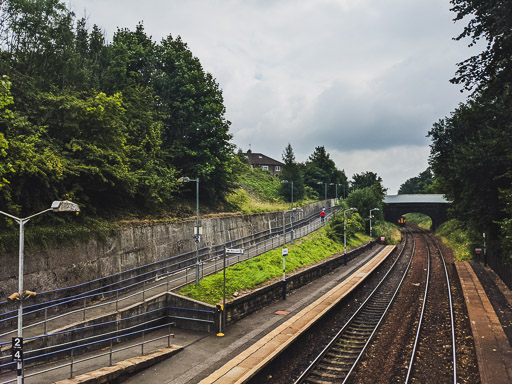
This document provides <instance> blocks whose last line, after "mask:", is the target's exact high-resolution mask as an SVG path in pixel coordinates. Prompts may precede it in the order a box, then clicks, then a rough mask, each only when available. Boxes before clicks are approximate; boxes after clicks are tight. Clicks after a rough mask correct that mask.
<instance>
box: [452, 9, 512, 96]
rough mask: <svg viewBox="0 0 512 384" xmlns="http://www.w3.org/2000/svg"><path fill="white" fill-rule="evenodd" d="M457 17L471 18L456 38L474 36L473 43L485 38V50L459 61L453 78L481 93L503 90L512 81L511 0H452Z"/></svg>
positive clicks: (453, 80)
mask: <svg viewBox="0 0 512 384" xmlns="http://www.w3.org/2000/svg"><path fill="white" fill-rule="evenodd" d="M451 3H452V5H453V8H452V11H454V12H455V13H456V14H457V15H456V17H455V21H460V20H463V19H465V18H470V19H469V22H468V23H467V25H466V27H465V28H464V30H463V31H462V33H461V34H460V35H459V36H457V38H456V40H462V39H465V38H469V39H471V43H470V46H472V45H475V44H476V43H477V42H478V41H480V40H484V41H486V42H487V46H486V48H485V50H484V51H483V52H481V53H480V54H478V55H475V56H472V57H470V58H469V59H467V60H464V61H463V62H461V63H459V64H458V67H459V69H458V70H457V73H456V76H455V77H454V78H453V79H452V80H451V81H452V82H453V83H455V84H462V85H463V86H464V88H465V89H467V90H472V89H475V91H476V92H477V93H481V91H484V90H488V91H490V92H491V93H494V94H500V93H501V92H503V90H505V89H508V90H510V84H511V83H512V61H511V59H510V58H511V57H512V2H510V1H508V0H497V1H486V0H451Z"/></svg>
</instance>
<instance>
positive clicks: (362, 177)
mask: <svg viewBox="0 0 512 384" xmlns="http://www.w3.org/2000/svg"><path fill="white" fill-rule="evenodd" d="M282 158H283V162H284V166H283V170H282V173H281V179H282V180H287V181H288V182H287V183H283V184H282V185H281V193H282V195H283V197H284V198H285V199H286V200H287V201H290V199H291V181H293V197H294V200H295V201H298V200H301V199H303V198H304V197H309V198H315V199H317V198H318V199H320V200H323V199H324V198H325V197H326V195H327V198H328V199H332V198H334V197H336V193H337V194H338V197H339V198H340V199H344V200H345V201H344V202H343V203H342V204H341V205H340V207H344V208H348V207H351V208H356V209H357V210H358V215H359V216H357V217H358V218H359V219H361V218H362V219H363V222H366V223H368V222H369V212H370V210H371V209H374V208H378V209H379V211H375V212H374V213H373V215H374V216H375V217H376V218H379V219H381V218H382V208H383V200H384V196H385V194H386V189H385V188H384V187H383V184H382V183H383V180H382V178H381V177H380V176H378V175H377V174H376V173H375V172H362V173H360V174H358V173H356V174H354V175H353V176H352V179H351V180H348V178H347V176H346V175H345V171H344V170H339V169H337V168H336V164H335V163H334V161H333V160H332V159H331V158H330V155H329V154H328V153H327V151H326V150H325V147H324V146H318V147H316V148H315V150H314V152H313V153H312V154H311V155H310V156H309V157H308V159H307V160H306V161H305V162H304V163H297V162H296V160H295V154H294V152H293V148H292V146H291V144H288V145H287V146H286V148H285V149H284V152H283V156H282ZM326 192H327V193H326ZM351 217H352V215H351Z"/></svg>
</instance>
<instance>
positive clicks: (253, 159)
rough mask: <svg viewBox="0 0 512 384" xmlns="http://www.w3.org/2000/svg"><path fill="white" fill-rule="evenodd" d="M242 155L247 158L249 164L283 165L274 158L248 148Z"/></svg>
mask: <svg viewBox="0 0 512 384" xmlns="http://www.w3.org/2000/svg"><path fill="white" fill-rule="evenodd" d="M244 155H245V156H246V157H247V158H248V159H249V163H250V164H251V165H280V166H283V165H284V163H281V162H280V161H277V160H274V159H272V158H271V157H268V156H266V155H264V154H263V153H254V152H252V151H251V150H248V151H247V152H246V153H244Z"/></svg>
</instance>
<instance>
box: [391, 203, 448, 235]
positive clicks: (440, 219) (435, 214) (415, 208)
mask: <svg viewBox="0 0 512 384" xmlns="http://www.w3.org/2000/svg"><path fill="white" fill-rule="evenodd" d="M450 203H451V201H449V200H446V198H445V197H444V195H439V194H410V195H409V194H404V195H387V196H386V197H385V198H384V219H385V220H386V221H389V222H391V223H395V224H396V223H397V222H398V219H399V218H400V217H401V216H402V215H404V214H406V213H412V212H417V213H423V214H425V215H427V216H429V217H430V218H431V219H432V230H434V229H436V228H437V227H438V226H439V225H441V224H442V223H444V222H445V221H446V220H448V217H447V213H446V211H447V209H448V207H449V205H450Z"/></svg>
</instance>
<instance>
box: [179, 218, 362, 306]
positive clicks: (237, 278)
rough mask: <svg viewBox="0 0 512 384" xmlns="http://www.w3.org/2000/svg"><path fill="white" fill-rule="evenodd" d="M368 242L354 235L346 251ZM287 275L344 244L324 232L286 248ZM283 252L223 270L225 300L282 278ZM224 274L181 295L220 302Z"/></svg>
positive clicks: (192, 287)
mask: <svg viewBox="0 0 512 384" xmlns="http://www.w3.org/2000/svg"><path fill="white" fill-rule="evenodd" d="M366 241H368V237H366V236H364V235H357V236H354V237H351V238H350V239H349V241H348V242H347V248H349V249H350V248H354V247H356V246H358V245H361V244H363V243H364V242H366ZM286 248H288V256H286V273H292V272H293V271H295V270H297V269H299V268H301V267H304V266H307V265H310V264H313V263H315V262H318V261H321V260H323V259H325V258H327V257H330V256H332V255H333V254H336V253H339V252H342V251H343V249H344V248H343V244H340V243H338V242H336V241H333V240H332V239H330V238H329V237H328V236H327V235H326V231H325V229H324V228H323V229H321V230H319V231H317V232H314V233H312V234H310V235H308V236H306V237H304V238H303V239H300V240H298V241H295V242H294V244H293V245H291V244H288V245H286ZM282 249H283V247H281V248H278V249H274V250H272V251H270V252H267V253H264V254H262V255H260V256H257V257H254V258H252V259H250V260H247V261H243V262H240V263H238V264H236V265H233V266H231V267H229V268H227V269H226V299H227V300H229V299H230V298H232V297H233V294H234V293H235V292H239V293H242V292H243V291H244V290H249V289H252V288H254V287H257V286H258V285H261V284H263V283H265V282H268V281H270V280H272V279H275V278H279V277H282V275H283V257H282ZM223 281H224V277H223V272H222V271H220V272H218V273H216V274H214V275H210V276H207V277H205V278H204V279H202V280H201V283H200V285H195V284H190V285H187V286H186V287H183V288H182V289H181V290H180V294H182V295H185V296H188V297H190V298H192V299H195V300H199V301H203V302H205V303H209V304H217V303H221V302H222V299H223Z"/></svg>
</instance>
